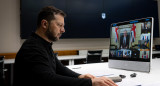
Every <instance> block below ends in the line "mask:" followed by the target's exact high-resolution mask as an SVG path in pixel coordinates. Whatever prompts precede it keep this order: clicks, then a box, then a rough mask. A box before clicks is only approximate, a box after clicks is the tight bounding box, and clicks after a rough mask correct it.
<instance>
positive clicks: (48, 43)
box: [31, 33, 53, 46]
mask: <svg viewBox="0 0 160 86" xmlns="http://www.w3.org/2000/svg"><path fill="white" fill-rule="evenodd" d="M31 36H33V37H34V38H36V39H38V40H39V41H41V42H42V43H43V44H44V45H46V46H52V44H53V43H52V42H48V41H46V40H45V39H43V38H42V37H40V36H39V35H37V34H36V33H32V35H31Z"/></svg>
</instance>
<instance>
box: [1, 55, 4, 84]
mask: <svg viewBox="0 0 160 86" xmlns="http://www.w3.org/2000/svg"><path fill="white" fill-rule="evenodd" d="M0 86H4V56H0Z"/></svg>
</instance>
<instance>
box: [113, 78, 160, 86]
mask: <svg viewBox="0 0 160 86" xmlns="http://www.w3.org/2000/svg"><path fill="white" fill-rule="evenodd" d="M116 84H117V85H118V86H160V82H156V83H155V82H154V83H153V82H150V83H140V82H138V81H133V80H130V79H123V80H122V82H117V83H116Z"/></svg>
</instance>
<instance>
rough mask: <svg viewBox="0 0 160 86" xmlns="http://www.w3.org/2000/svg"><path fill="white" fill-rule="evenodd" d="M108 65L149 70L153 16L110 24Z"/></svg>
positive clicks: (142, 70) (135, 69)
mask: <svg viewBox="0 0 160 86" xmlns="http://www.w3.org/2000/svg"><path fill="white" fill-rule="evenodd" d="M110 33H111V36H110V50H109V63H108V65H109V67H110V68H119V69H125V70H133V71H141V72H150V62H151V58H152V41H153V34H152V33H153V18H152V17H148V18H142V19H136V20H131V21H125V22H119V23H113V24H111V29H110Z"/></svg>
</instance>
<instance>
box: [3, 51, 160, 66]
mask: <svg viewBox="0 0 160 86" xmlns="http://www.w3.org/2000/svg"><path fill="white" fill-rule="evenodd" d="M152 54H160V51H152ZM103 57H109V54H108V53H107V54H105V55H104V56H103V55H102V58H103ZM85 58H86V55H67V56H58V59H59V60H69V65H74V60H75V59H85ZM4 63H5V64H13V63H14V59H5V60H4Z"/></svg>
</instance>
